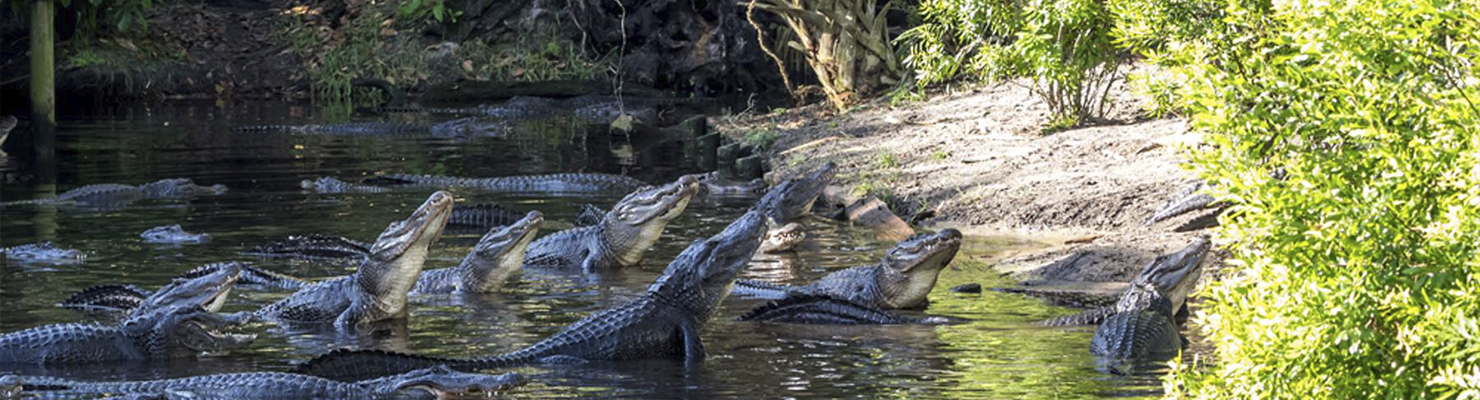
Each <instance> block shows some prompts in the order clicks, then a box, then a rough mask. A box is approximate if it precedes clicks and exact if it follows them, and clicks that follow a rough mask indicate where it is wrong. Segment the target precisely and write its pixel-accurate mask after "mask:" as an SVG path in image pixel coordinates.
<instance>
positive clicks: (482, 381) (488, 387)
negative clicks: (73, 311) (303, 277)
mask: <svg viewBox="0 0 1480 400" xmlns="http://www.w3.org/2000/svg"><path fill="white" fill-rule="evenodd" d="M524 383H525V379H524V377H523V376H521V375H519V374H518V373H515V372H507V373H504V374H501V375H485V374H469V373H463V372H458V371H454V370H452V369H450V368H447V367H445V366H437V367H431V368H423V369H418V370H414V371H411V372H407V373H404V374H399V375H392V376H387V377H384V378H379V379H371V380H364V381H359V382H349V383H347V382H338V381H331V380H328V379H324V378H319V377H314V376H308V375H301V374H292V373H284V372H242V373H231V374H215V375H203V376H193V377H187V378H174V379H160V380H150V381H125V382H86V381H76V380H69V379H61V378H53V377H42V376H17V375H7V376H4V377H0V384H5V385H7V386H11V387H13V388H14V389H12V390H13V391H14V393H13V396H14V397H4V396H0V398H18V397H20V395H22V394H24V395H25V396H27V398H41V399H74V398H80V397H87V398H93V397H96V396H102V395H108V396H112V395H134V396H153V397H144V398H168V399H177V398H179V399H241V400H249V399H259V400H293V399H316V400H362V399H364V400H374V399H424V400H433V399H448V398H473V397H487V396H496V395H499V394H501V393H503V392H507V391H508V390H510V389H513V388H514V387H517V386H519V385H523V384H524ZM109 398H112V397H109Z"/></svg>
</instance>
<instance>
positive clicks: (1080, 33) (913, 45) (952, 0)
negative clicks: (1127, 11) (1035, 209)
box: [900, 0, 1123, 127]
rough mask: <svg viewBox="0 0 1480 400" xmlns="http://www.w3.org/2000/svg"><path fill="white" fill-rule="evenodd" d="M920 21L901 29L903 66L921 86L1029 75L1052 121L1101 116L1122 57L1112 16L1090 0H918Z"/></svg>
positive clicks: (1057, 123)
mask: <svg viewBox="0 0 1480 400" xmlns="http://www.w3.org/2000/svg"><path fill="white" fill-rule="evenodd" d="M918 12H919V14H920V16H921V17H922V18H923V19H924V21H925V23H923V24H921V25H919V26H916V27H914V28H912V29H910V30H909V31H906V32H905V33H904V34H903V35H901V36H900V42H901V43H902V45H904V46H905V48H906V49H907V50H906V52H907V54H908V55H907V57H906V58H905V65H906V66H908V67H910V68H912V69H914V70H915V72H916V79H917V82H919V84H921V85H925V84H930V83H935V82H942V81H946V80H949V79H953V78H956V77H957V76H958V75H960V74H965V73H969V74H971V75H972V76H977V77H982V78H987V79H999V78H1006V77H1016V76H1022V77H1028V78H1031V79H1032V82H1033V83H1032V86H1031V89H1032V91H1033V93H1034V94H1035V95H1037V96H1038V97H1039V98H1041V99H1043V100H1044V101H1045V102H1046V103H1048V108H1049V111H1050V112H1051V113H1052V114H1053V115H1052V117H1051V123H1050V124H1051V125H1053V126H1059V127H1067V126H1074V125H1077V124H1079V123H1080V121H1081V119H1082V118H1084V117H1101V116H1103V115H1104V113H1105V106H1106V103H1107V99H1108V97H1107V96H1108V94H1109V89H1110V86H1111V85H1112V84H1113V83H1114V82H1115V81H1116V80H1117V79H1118V77H1119V69H1120V65H1121V63H1122V59H1123V57H1121V51H1120V50H1119V49H1118V48H1116V46H1115V43H1114V41H1113V38H1112V36H1111V35H1110V33H1111V28H1112V27H1113V26H1114V19H1113V14H1112V13H1111V12H1110V11H1109V10H1108V9H1107V8H1106V4H1105V2H1103V1H1097V0H925V1H923V2H921V4H920V8H919V11H918Z"/></svg>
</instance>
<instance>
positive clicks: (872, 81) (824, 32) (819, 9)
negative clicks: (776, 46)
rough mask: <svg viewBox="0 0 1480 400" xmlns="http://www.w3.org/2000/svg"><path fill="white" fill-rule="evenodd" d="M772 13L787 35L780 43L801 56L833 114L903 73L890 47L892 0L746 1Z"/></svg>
mask: <svg viewBox="0 0 1480 400" xmlns="http://www.w3.org/2000/svg"><path fill="white" fill-rule="evenodd" d="M747 4H748V5H752V6H754V7H755V8H756V9H761V10H766V11H769V12H771V13H772V14H775V15H776V17H778V18H779V19H780V20H781V21H782V22H783V23H785V25H786V27H787V28H788V29H790V31H791V35H790V36H789V37H788V40H786V41H785V42H784V43H781V45H784V46H787V47H790V48H792V49H795V50H797V51H799V52H801V53H802V54H803V56H804V58H805V59H806V60H807V65H808V66H810V67H812V72H813V73H814V74H815V75H816V76H817V81H818V83H819V84H820V86H821V87H822V91H823V93H824V94H826V95H827V99H828V101H829V102H830V103H832V105H833V107H835V108H836V109H837V110H838V111H845V110H847V109H848V106H850V105H852V104H854V103H856V102H857V101H858V100H859V98H860V95H869V94H872V93H873V92H876V91H879V90H880V89H882V88H884V87H888V86H893V85H896V84H898V83H899V81H900V79H901V77H902V76H903V73H904V71H903V69H902V68H901V67H900V64H899V60H898V58H897V55H896V54H895V51H894V48H893V47H892V46H890V41H889V26H888V24H887V22H888V15H889V9H890V8H892V7H893V4H894V3H893V2H892V1H886V2H882V3H881V2H879V1H877V0H751V1H750V2H748V3H747Z"/></svg>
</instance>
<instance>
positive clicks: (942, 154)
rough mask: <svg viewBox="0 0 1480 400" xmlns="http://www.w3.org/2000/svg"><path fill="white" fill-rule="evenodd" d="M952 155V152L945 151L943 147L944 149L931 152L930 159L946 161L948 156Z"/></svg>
mask: <svg viewBox="0 0 1480 400" xmlns="http://www.w3.org/2000/svg"><path fill="white" fill-rule="evenodd" d="M950 156H951V153H950V152H947V151H945V150H943V149H942V150H936V151H935V152H934V153H930V159H931V160H932V161H945V159H946V158H948V157H950Z"/></svg>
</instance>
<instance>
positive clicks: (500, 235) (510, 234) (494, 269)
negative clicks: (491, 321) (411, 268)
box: [411, 211, 545, 294]
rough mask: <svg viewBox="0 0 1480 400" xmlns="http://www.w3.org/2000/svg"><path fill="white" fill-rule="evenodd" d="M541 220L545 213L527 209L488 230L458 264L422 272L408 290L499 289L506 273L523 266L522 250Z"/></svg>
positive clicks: (475, 290) (438, 291) (536, 230)
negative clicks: (522, 216)
mask: <svg viewBox="0 0 1480 400" xmlns="http://www.w3.org/2000/svg"><path fill="white" fill-rule="evenodd" d="M544 221H545V218H544V215H543V214H540V212H539V211H530V212H529V214H527V215H525V216H524V219H521V220H519V221H517V222H515V223H513V224H510V225H509V226H505V227H503V228H495V229H493V230H490V231H489V232H488V234H486V235H483V237H482V238H480V239H478V244H477V245H474V246H473V251H470V252H468V256H467V257H464V258H463V260H462V263H461V264H458V265H457V266H456V267H452V268H443V269H435V270H431V271H424V272H422V274H421V278H419V279H417V280H416V285H415V286H413V287H412V288H411V293H413V294H424V293H487V292H492V291H495V290H498V288H500V287H502V286H503V285H504V282H506V281H508V280H509V276H511V275H513V274H514V273H517V272H519V270H520V269H522V268H523V266H524V254H525V251H526V250H528V249H529V243H530V242H533V241H534V236H535V233H537V232H539V230H540V223H542V222H544Z"/></svg>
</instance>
